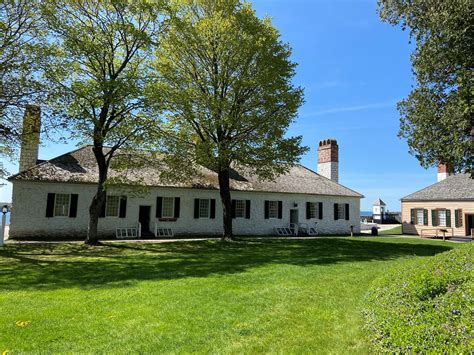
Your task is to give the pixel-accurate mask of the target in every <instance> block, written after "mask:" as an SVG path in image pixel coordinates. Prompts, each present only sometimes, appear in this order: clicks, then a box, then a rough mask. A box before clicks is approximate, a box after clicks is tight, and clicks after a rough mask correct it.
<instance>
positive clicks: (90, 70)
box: [42, 0, 163, 244]
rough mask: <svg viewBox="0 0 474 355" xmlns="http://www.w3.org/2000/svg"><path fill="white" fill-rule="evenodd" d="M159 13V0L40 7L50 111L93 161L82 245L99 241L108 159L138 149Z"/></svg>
mask: <svg viewBox="0 0 474 355" xmlns="http://www.w3.org/2000/svg"><path fill="white" fill-rule="evenodd" d="M161 10H162V6H161V4H159V2H158V1H155V2H149V1H146V0H140V1H138V0H137V1H128V0H103V1H95V0H60V1H58V0H48V1H44V4H43V6H42V15H43V18H44V21H45V25H46V27H47V29H48V39H49V42H50V50H52V51H54V53H53V54H54V55H53V56H52V59H51V61H50V64H49V66H48V67H47V68H46V70H45V78H46V80H47V81H48V83H49V86H50V91H49V95H48V101H49V106H50V108H51V109H52V111H53V113H54V115H56V116H58V117H61V118H63V119H64V120H65V122H67V124H68V126H69V127H70V129H71V130H72V133H73V137H76V138H79V139H81V140H83V141H86V142H90V141H92V144H93V148H92V150H93V154H94V156H95V160H96V163H97V169H98V181H97V191H96V194H95V196H94V198H93V200H92V202H91V204H90V207H89V227H88V235H87V239H86V243H87V244H96V243H98V235H97V228H98V221H99V213H100V210H101V208H102V207H103V206H104V204H105V202H106V183H107V181H108V172H109V168H110V164H111V161H112V159H113V158H114V157H115V156H116V155H117V152H118V151H119V150H120V149H121V148H125V147H128V148H130V149H132V147H134V146H139V145H140V143H141V142H143V140H144V136H145V134H146V132H147V129H148V127H149V122H150V119H149V118H148V115H146V114H145V113H146V112H145V111H146V108H145V106H144V100H143V91H144V87H145V84H146V82H147V80H148V75H149V70H148V64H149V63H148V60H149V58H150V57H151V54H152V51H151V48H152V47H153V43H154V42H155V41H156V39H157V36H158V35H159V32H160V31H161V30H162V26H163V22H162V20H163V17H162V13H161Z"/></svg>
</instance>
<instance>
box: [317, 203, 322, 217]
mask: <svg viewBox="0 0 474 355" xmlns="http://www.w3.org/2000/svg"><path fill="white" fill-rule="evenodd" d="M318 213H319V219H323V203H322V202H319V206H318Z"/></svg>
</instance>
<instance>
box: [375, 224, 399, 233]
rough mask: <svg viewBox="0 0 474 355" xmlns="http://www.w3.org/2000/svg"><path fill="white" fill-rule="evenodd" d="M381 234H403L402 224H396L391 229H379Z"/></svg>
mask: <svg viewBox="0 0 474 355" xmlns="http://www.w3.org/2000/svg"><path fill="white" fill-rule="evenodd" d="M379 234H380V235H401V234H402V225H401V224H400V225H399V226H396V227H394V228H391V229H386V230H382V231H379Z"/></svg>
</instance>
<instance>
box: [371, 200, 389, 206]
mask: <svg viewBox="0 0 474 355" xmlns="http://www.w3.org/2000/svg"><path fill="white" fill-rule="evenodd" d="M372 206H387V205H386V204H385V202H383V201H382V200H381V199H380V198H378V199H376V200H375V202H374V203H373V204H372Z"/></svg>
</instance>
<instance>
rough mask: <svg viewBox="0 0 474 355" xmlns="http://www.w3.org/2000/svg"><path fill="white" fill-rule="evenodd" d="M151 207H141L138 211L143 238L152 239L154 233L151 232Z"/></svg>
mask: <svg viewBox="0 0 474 355" xmlns="http://www.w3.org/2000/svg"><path fill="white" fill-rule="evenodd" d="M150 212H151V206H140V209H139V210H138V222H140V224H141V226H142V237H150V236H152V235H153V233H152V232H151V230H150Z"/></svg>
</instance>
